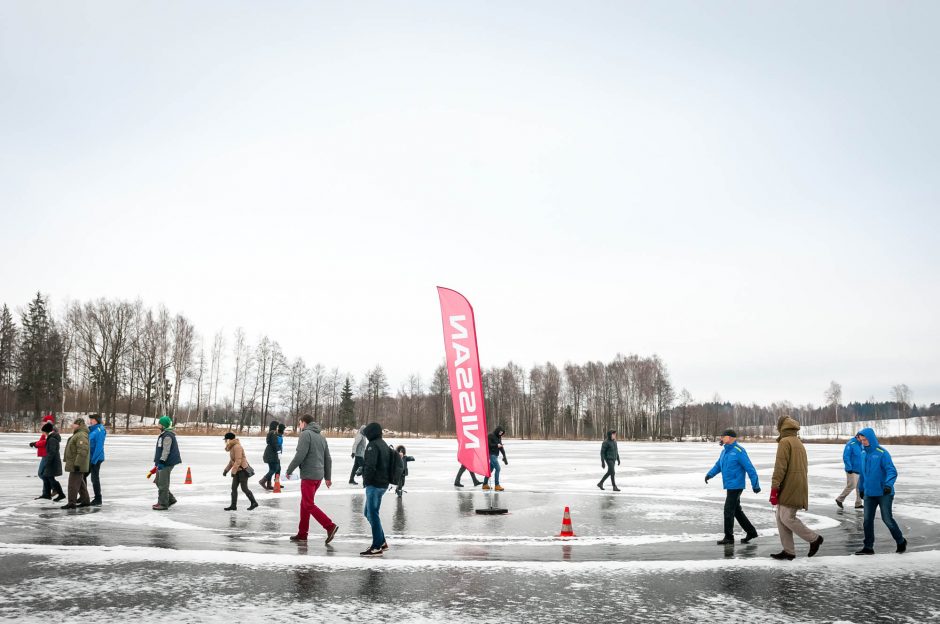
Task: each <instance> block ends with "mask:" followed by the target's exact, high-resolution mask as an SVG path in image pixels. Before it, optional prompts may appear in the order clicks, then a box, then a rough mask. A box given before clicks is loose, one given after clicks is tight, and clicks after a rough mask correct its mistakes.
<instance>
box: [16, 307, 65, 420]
mask: <svg viewBox="0 0 940 624" xmlns="http://www.w3.org/2000/svg"><path fill="white" fill-rule="evenodd" d="M20 323H21V325H22V328H23V329H22V336H21V340H20V349H19V353H18V354H17V355H18V357H17V359H16V369H17V375H18V376H17V383H16V391H17V395H18V398H19V401H20V405H21V406H22V407H24V408H25V409H29V410H32V411H33V412H34V413H35V415H36V416H37V417H38V416H39V414H40V413H41V412H43V411H54V410H55V409H56V408H57V407H58V406H59V404H60V402H61V400H62V364H63V362H62V360H63V344H62V338H61V336H60V335H59V332H58V331H56V328H55V324H54V323H53V322H52V319H51V318H49V313H48V311H47V310H46V301H45V300H44V299H43V298H42V295H41V294H40V293H36V298H35V299H33V301H32V302H31V303H30V304H29V308H28V309H27V310H26V312H25V313H24V314H23V315H22V317H21V319H20Z"/></svg>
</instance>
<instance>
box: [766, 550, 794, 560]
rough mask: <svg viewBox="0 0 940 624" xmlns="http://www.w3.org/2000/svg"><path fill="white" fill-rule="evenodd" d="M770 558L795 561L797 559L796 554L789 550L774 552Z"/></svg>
mask: <svg viewBox="0 0 940 624" xmlns="http://www.w3.org/2000/svg"><path fill="white" fill-rule="evenodd" d="M770 558H771V559H776V560H777V561H793V560H794V559H796V555H791V554H790V553H788V552H787V551H785V550H781V551H780V552H778V553H774V554H772V555H770Z"/></svg>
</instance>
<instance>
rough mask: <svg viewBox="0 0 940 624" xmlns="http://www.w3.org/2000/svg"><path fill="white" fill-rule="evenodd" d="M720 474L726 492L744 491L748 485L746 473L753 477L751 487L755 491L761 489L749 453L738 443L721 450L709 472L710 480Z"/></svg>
mask: <svg viewBox="0 0 940 624" xmlns="http://www.w3.org/2000/svg"><path fill="white" fill-rule="evenodd" d="M719 472H720V473H721V481H722V483H723V484H724V488H725V489H726V490H743V489H744V487H745V486H746V485H747V484H746V483H745V480H744V473H745V472H746V473H747V474H748V476H750V477H751V487H753V488H754V489H755V490H756V489H758V488H760V483H759V482H758V480H757V470H755V469H754V464H752V463H751V459H750V458H749V457H748V456H747V451H745V450H744V448H743V447H742V446H741V445H740V444H738V443H737V441H735V442H732V443H731V444H726V445H725V447H724V448H723V449H722V450H721V455H720V456H719V457H718V461H717V462H715V465H714V466H713V467H712V469H711V470H709V471H708V478H709V479H711V478H712V477H714V476H715V475H716V474H718V473H719Z"/></svg>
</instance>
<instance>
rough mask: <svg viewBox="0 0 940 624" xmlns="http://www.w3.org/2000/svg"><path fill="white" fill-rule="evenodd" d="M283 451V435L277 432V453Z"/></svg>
mask: <svg viewBox="0 0 940 624" xmlns="http://www.w3.org/2000/svg"><path fill="white" fill-rule="evenodd" d="M283 452H284V436H282V435H280V434H278V436H277V454H278V455H280V454H281V453H283Z"/></svg>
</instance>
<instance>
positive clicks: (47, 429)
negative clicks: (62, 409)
mask: <svg viewBox="0 0 940 624" xmlns="http://www.w3.org/2000/svg"><path fill="white" fill-rule="evenodd" d="M54 430H55V425H53V424H52V423H51V422H49V421H46V424H44V425H43V426H42V432H43V433H52V432H53V431H54Z"/></svg>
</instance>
